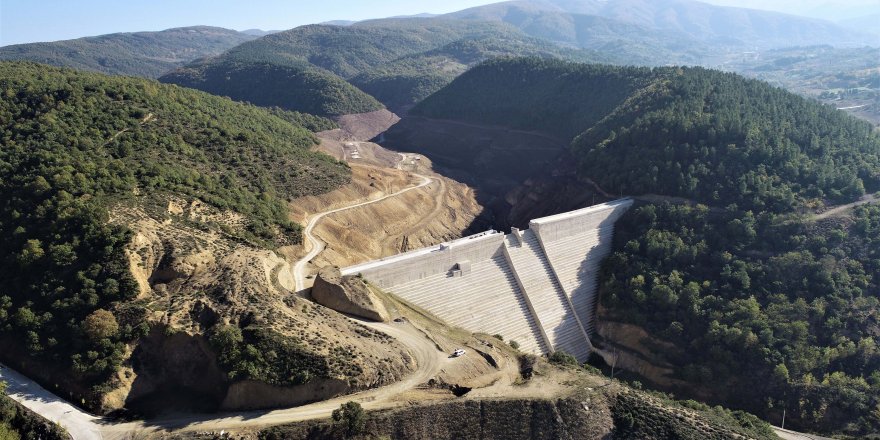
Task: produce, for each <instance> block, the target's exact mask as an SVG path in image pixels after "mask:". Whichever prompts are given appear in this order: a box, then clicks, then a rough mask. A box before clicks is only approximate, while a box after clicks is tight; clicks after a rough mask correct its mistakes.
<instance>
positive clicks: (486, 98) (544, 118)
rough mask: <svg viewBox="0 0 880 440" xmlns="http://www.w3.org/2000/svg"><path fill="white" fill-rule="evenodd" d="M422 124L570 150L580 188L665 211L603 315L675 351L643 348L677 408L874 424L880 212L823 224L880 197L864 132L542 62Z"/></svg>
mask: <svg viewBox="0 0 880 440" xmlns="http://www.w3.org/2000/svg"><path fill="white" fill-rule="evenodd" d="M412 114H414V115H419V116H426V117H430V118H441V119H452V120H458V121H462V122H467V123H477V124H491V125H501V126H506V127H510V128H515V129H521V130H530V131H537V132H541V133H545V134H549V135H552V136H555V137H557V138H560V139H569V140H571V155H572V156H573V159H574V160H575V161H577V163H578V167H577V175H578V177H579V178H580V179H581V182H586V179H590V180H592V181H593V182H595V183H596V184H597V185H598V186H599V187H601V188H604V190H605V191H607V192H610V193H613V194H629V195H634V196H640V195H643V194H655V195H659V199H661V200H667V202H648V201H640V202H639V204H640V207H637V208H634V209H633V210H631V211H630V212H629V213H628V214H627V215H625V216H624V217H623V219H622V220H621V221H620V223H619V224H618V227H617V232H616V233H615V241H614V254H613V256H612V257H611V258H609V260H608V261H607V262H606V265H605V267H604V269H603V272H602V274H601V276H600V286H601V287H600V302H601V305H602V306H601V307H600V309H599V310H600V321H606V322H607V321H620V322H624V323H628V324H634V325H636V326H639V327H642V328H644V329H645V330H646V331H647V334H650V335H653V336H654V337H656V338H658V339H661V340H664V341H667V342H671V343H672V344H673V346H674V347H676V348H675V349H668V350H663V352H662V353H660V352H639V356H642V357H647V359H649V360H650V361H651V362H654V363H657V364H661V365H671V366H672V367H673V371H674V374H673V377H674V378H675V379H679V380H681V381H683V383H685V384H686V386H679V387H677V388H675V392H676V394H678V395H690V396H695V397H698V398H701V399H704V400H706V399H707V400H709V401H710V402H711V403H721V404H724V405H726V406H731V407H735V408H740V409H745V410H748V411H750V412H754V413H756V414H758V415H760V416H762V417H763V418H765V419H768V420H777V419H779V418H780V417H781V412H782V409H786V411H787V417H788V418H787V419H786V426H794V427H796V428H798V427H799V428H802V429H808V430H818V431H823V432H828V433H831V432H842V433H847V434H850V435H864V434H866V433H869V432H872V431H876V430H877V429H878V427H880V418H877V417H876V416H875V415H873V414H875V413H874V411H875V409H876V408H877V407H878V406H877V405H878V404H880V376H878V373H877V371H878V367H880V350H878V349H877V345H876V334H877V333H876V332H877V330H878V329H880V320H878V319H877V316H880V301H878V300H877V296H876V292H878V289H880V253H878V252H880V246H878V243H880V227H878V225H880V207H878V206H876V205H869V206H863V207H859V208H857V209H855V211H854V212H853V213H852V214H851V215H847V214H846V213H844V215H842V216H832V217H830V218H828V219H823V218H820V217H815V215H814V214H813V212H814V210H815V209H817V208H823V207H825V206H826V205H835V204H840V203H847V202H852V201H854V200H856V199H858V198H859V197H861V196H863V195H865V194H866V193H869V192H874V191H877V190H878V189H880V135H878V134H877V133H876V131H874V130H873V129H872V127H871V125H870V124H869V123H867V122H864V121H860V120H857V119H855V118H853V117H851V116H848V115H847V114H845V113H844V112H842V111H838V110H835V109H833V108H831V107H828V106H823V105H821V104H819V103H818V102H815V101H812V100H807V99H804V98H801V97H798V96H796V95H793V94H791V93H789V92H785V91H783V90H781V89H778V88H774V87H771V86H769V85H768V84H766V83H763V82H760V81H755V80H748V79H745V78H742V77H740V76H737V75H735V74H730V73H723V72H717V71H711V70H705V69H700V68H654V69H647V68H633V67H611V66H594V65H578V64H572V63H565V62H561V61H555V60H540V59H533V58H532V59H506V60H495V61H490V62H487V63H484V64H482V65H480V66H478V67H476V68H474V69H472V70H470V71H468V72H467V73H465V74H463V75H461V76H460V77H459V78H457V79H456V80H455V81H453V82H452V84H450V85H449V86H447V87H446V88H444V89H442V90H441V91H439V92H437V93H436V94H434V95H432V96H430V97H429V98H427V99H425V100H424V101H423V102H422V103H420V104H419V105H418V106H416V107H415V108H414V109H413V111H412ZM450 148H454V147H450ZM514 153H515V152H511V153H510V154H514ZM494 154H495V156H496V157H497V158H498V159H497V160H494V161H492V160H490V161H489V162H490V163H503V158H504V157H506V156H505V155H506V154H507V153H506V152H504V150H503V148H500V149H498V150H497V151H495V152H494ZM534 163H535V164H545V163H546V162H541V161H537V160H536V161H535V162H534ZM542 166H545V167H546V165H542ZM553 171H554V170H552V169H549V170H548V169H542V170H535V172H536V173H540V174H545V175H546V174H550V173H552V172H553ZM581 187H582V191H583V192H590V191H594V187H593V186H592V184H588V183H581ZM657 199H658V197H656V196H655V197H652V198H645V199H644V200H657ZM683 202H687V203H683ZM599 343H607V344H615V343H616V344H620V343H621V342H620V341H618V340H616V339H615V338H614V336H613V335H609V339H608V340H607V341H602V340H601V339H600V340H599ZM618 347H619V346H618ZM627 348H629V349H632V350H638V348H636V347H624V349H627ZM789 423H790V424H791V425H789Z"/></svg>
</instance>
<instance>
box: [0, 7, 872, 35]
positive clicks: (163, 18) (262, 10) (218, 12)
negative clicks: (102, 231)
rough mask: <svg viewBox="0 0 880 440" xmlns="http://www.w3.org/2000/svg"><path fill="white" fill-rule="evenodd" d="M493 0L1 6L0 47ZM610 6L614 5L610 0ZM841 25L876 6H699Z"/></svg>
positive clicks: (263, 25) (290, 24) (282, 24)
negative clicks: (818, 19)
mask: <svg viewBox="0 0 880 440" xmlns="http://www.w3.org/2000/svg"><path fill="white" fill-rule="evenodd" d="M495 1H497V0H488V1H487V0H443V1H431V2H426V1H424V0H317V1H316V0H146V1H145V0H0V46H5V45H9V44H17V43H31V42H35V41H55V40H64V39H70V38H79V37H85V36H92V35H101V34H109V33H113V32H133V31H158V30H162V29H168V28H172V27H181V26H193V25H211V26H220V27H225V28H230V29H237V30H245V29H252V28H257V29H263V30H269V29H281V30H283V29H291V28H294V27H296V26H300V25H303V24H310V23H320V22H324V21H329V20H364V19H368V18H382V17H389V16H394V15H410V14H418V13H422V12H429V13H445V12H452V11H457V10H460V9H465V8H468V7H472V6H479V5H483V4H488V3H494V2H495ZM611 1H614V0H611ZM704 1H706V2H708V3H714V4H721V5H727V6H743V7H751V8H756V9H768V10H776V11H781V12H788V13H795V14H799V15H808V16H818V17H823V18H829V19H844V18H850V17H848V15H849V16H851V15H853V14H856V13H857V12H853V11H860V10H866V9H871V10H875V9H876V10H877V11H880V0H833V1H832V0H704Z"/></svg>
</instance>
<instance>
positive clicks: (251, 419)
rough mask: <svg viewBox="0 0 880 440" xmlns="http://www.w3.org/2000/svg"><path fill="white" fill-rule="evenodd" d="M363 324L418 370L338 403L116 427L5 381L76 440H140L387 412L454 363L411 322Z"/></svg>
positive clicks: (12, 377)
mask: <svg viewBox="0 0 880 440" xmlns="http://www.w3.org/2000/svg"><path fill="white" fill-rule="evenodd" d="M359 322H361V323H362V324H364V325H366V326H368V327H371V328H373V329H374V330H377V331H381V332H383V333H386V334H388V335H389V336H392V337H394V338H395V339H397V340H398V341H400V342H401V343H403V344H404V345H405V346H407V348H409V352H410V355H411V356H412V358H413V362H415V363H416V370H415V371H414V372H413V373H412V374H410V375H409V376H407V377H406V378H405V379H404V380H401V381H398V382H395V383H393V384H390V385H387V386H384V387H380V388H375V389H371V390H366V391H362V392H360V393H356V394H350V395H345V396H341V397H337V398H335V399H330V400H325V401H321V402H316V403H313V404H310V405H304V406H298V407H294V408H288V409H279V410H274V411H249V412H236V413H228V414H197V415H186V416H180V417H168V418H160V419H154V420H147V421H138V422H128V423H113V422H110V421H107V420H105V419H102V418H100V417H96V416H93V415H91V414H88V413H86V412H84V411H83V410H81V409H79V408H77V407H75V406H73V405H71V404H70V403H68V402H66V401H64V400H63V399H61V398H60V397H58V396H56V395H54V394H52V393H51V392H49V391H47V390H45V389H43V388H42V387H40V386H39V385H37V384H36V383H35V382H33V381H31V380H30V379H28V378H27V377H24V376H22V375H21V374H19V373H17V372H15V371H13V370H10V369H8V368H6V367H4V366H2V365H0V380H3V381H6V382H7V383H8V384H9V390H8V392H9V394H10V397H12V398H13V399H15V400H16V401H17V402H19V403H21V404H22V405H24V406H26V407H27V408H30V409H31V410H32V411H34V412H36V413H37V414H40V415H41V416H43V417H45V418H46V419H48V420H50V421H53V422H58V423H59V424H61V426H63V427H64V428H65V429H67V431H68V432H69V433H70V434H71V437H73V439H74V440H101V439H105V440H116V439H118V440H122V439H131V438H134V437H137V435H138V434H139V433H149V432H153V431H157V430H162V431H164V430H182V431H221V430H224V429H235V428H243V427H264V426H270V425H278V424H283V423H292V422H297V421H303V420H310V419H319V418H326V417H329V416H330V415H331V413H332V412H333V410H334V409H337V408H339V405H341V404H342V403H344V402H348V401H355V402H358V403H360V404H361V405H362V406H363V407H364V408H365V409H369V410H373V409H382V408H389V407H393V406H395V405H397V402H396V401H395V396H397V395H399V394H400V393H402V392H405V391H408V390H410V389H412V388H414V387H416V386H418V385H420V384H422V383H425V382H427V381H428V380H429V379H431V378H432V377H434V376H435V375H436V374H437V373H438V372H439V371H440V370H441V369H442V368H444V366H445V365H446V364H447V363H449V362H453V361H454V360H450V359H449V358H448V357H447V356H446V354H445V353H443V352H440V351H438V350H437V348H436V347H435V346H434V343H433V342H432V341H431V340H430V339H428V338H427V337H426V336H425V334H424V333H422V332H421V331H420V330H418V329H417V328H415V327H413V326H412V325H411V324H409V323H390V324H385V323H371V322H362V321H359Z"/></svg>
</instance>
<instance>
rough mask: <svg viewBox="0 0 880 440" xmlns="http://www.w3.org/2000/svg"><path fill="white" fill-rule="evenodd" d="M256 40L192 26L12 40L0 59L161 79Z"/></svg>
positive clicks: (219, 30) (229, 32) (250, 36)
mask: <svg viewBox="0 0 880 440" xmlns="http://www.w3.org/2000/svg"><path fill="white" fill-rule="evenodd" d="M254 38H256V37H254V36H252V35H248V34H244V33H241V32H238V31H234V30H231V29H223V28H218V27H211V26H192V27H183V28H174V29H167V30H164V31H159V32H126V33H118V34H107V35H100V36H97V37H86V38H77V39H75V40H62V41H53V42H47V43H29V44H13V45H10V46H5V47H0V60H22V61H24V60H27V61H35V62H38V63H44V64H51V65H53V66H60V67H73V68H76V69H82V70H90V71H94V72H101V73H109V74H114V75H131V76H141V77H146V78H158V77H160V76H162V75H163V74H165V73H167V72H169V71H171V70H174V69H175V68H177V67H180V66H182V65H184V64H185V63H188V62H190V61H193V60H195V59H198V58H202V57H206V56H213V55H218V54H220V53H222V52H223V51H224V50H227V49H230V48H232V47H235V46H237V45H239V44H241V43H244V42H246V41H250V40H253V39H254Z"/></svg>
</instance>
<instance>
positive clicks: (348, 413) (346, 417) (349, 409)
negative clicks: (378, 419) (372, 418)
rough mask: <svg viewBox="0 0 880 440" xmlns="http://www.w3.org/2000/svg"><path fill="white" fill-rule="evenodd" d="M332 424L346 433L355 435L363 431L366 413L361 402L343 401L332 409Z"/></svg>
mask: <svg viewBox="0 0 880 440" xmlns="http://www.w3.org/2000/svg"><path fill="white" fill-rule="evenodd" d="M332 416H333V424H334V425H337V426H339V427H341V428H342V429H343V430H344V432H345V434H346V435H357V434H360V433H361V432H363V430H364V425H365V424H366V421H367V415H366V413H365V412H364V409H363V408H362V407H361V404H359V403H357V402H351V401H349V402H345V403H343V404H342V405H340V406H339V408H338V409H335V410H333V415H332Z"/></svg>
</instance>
